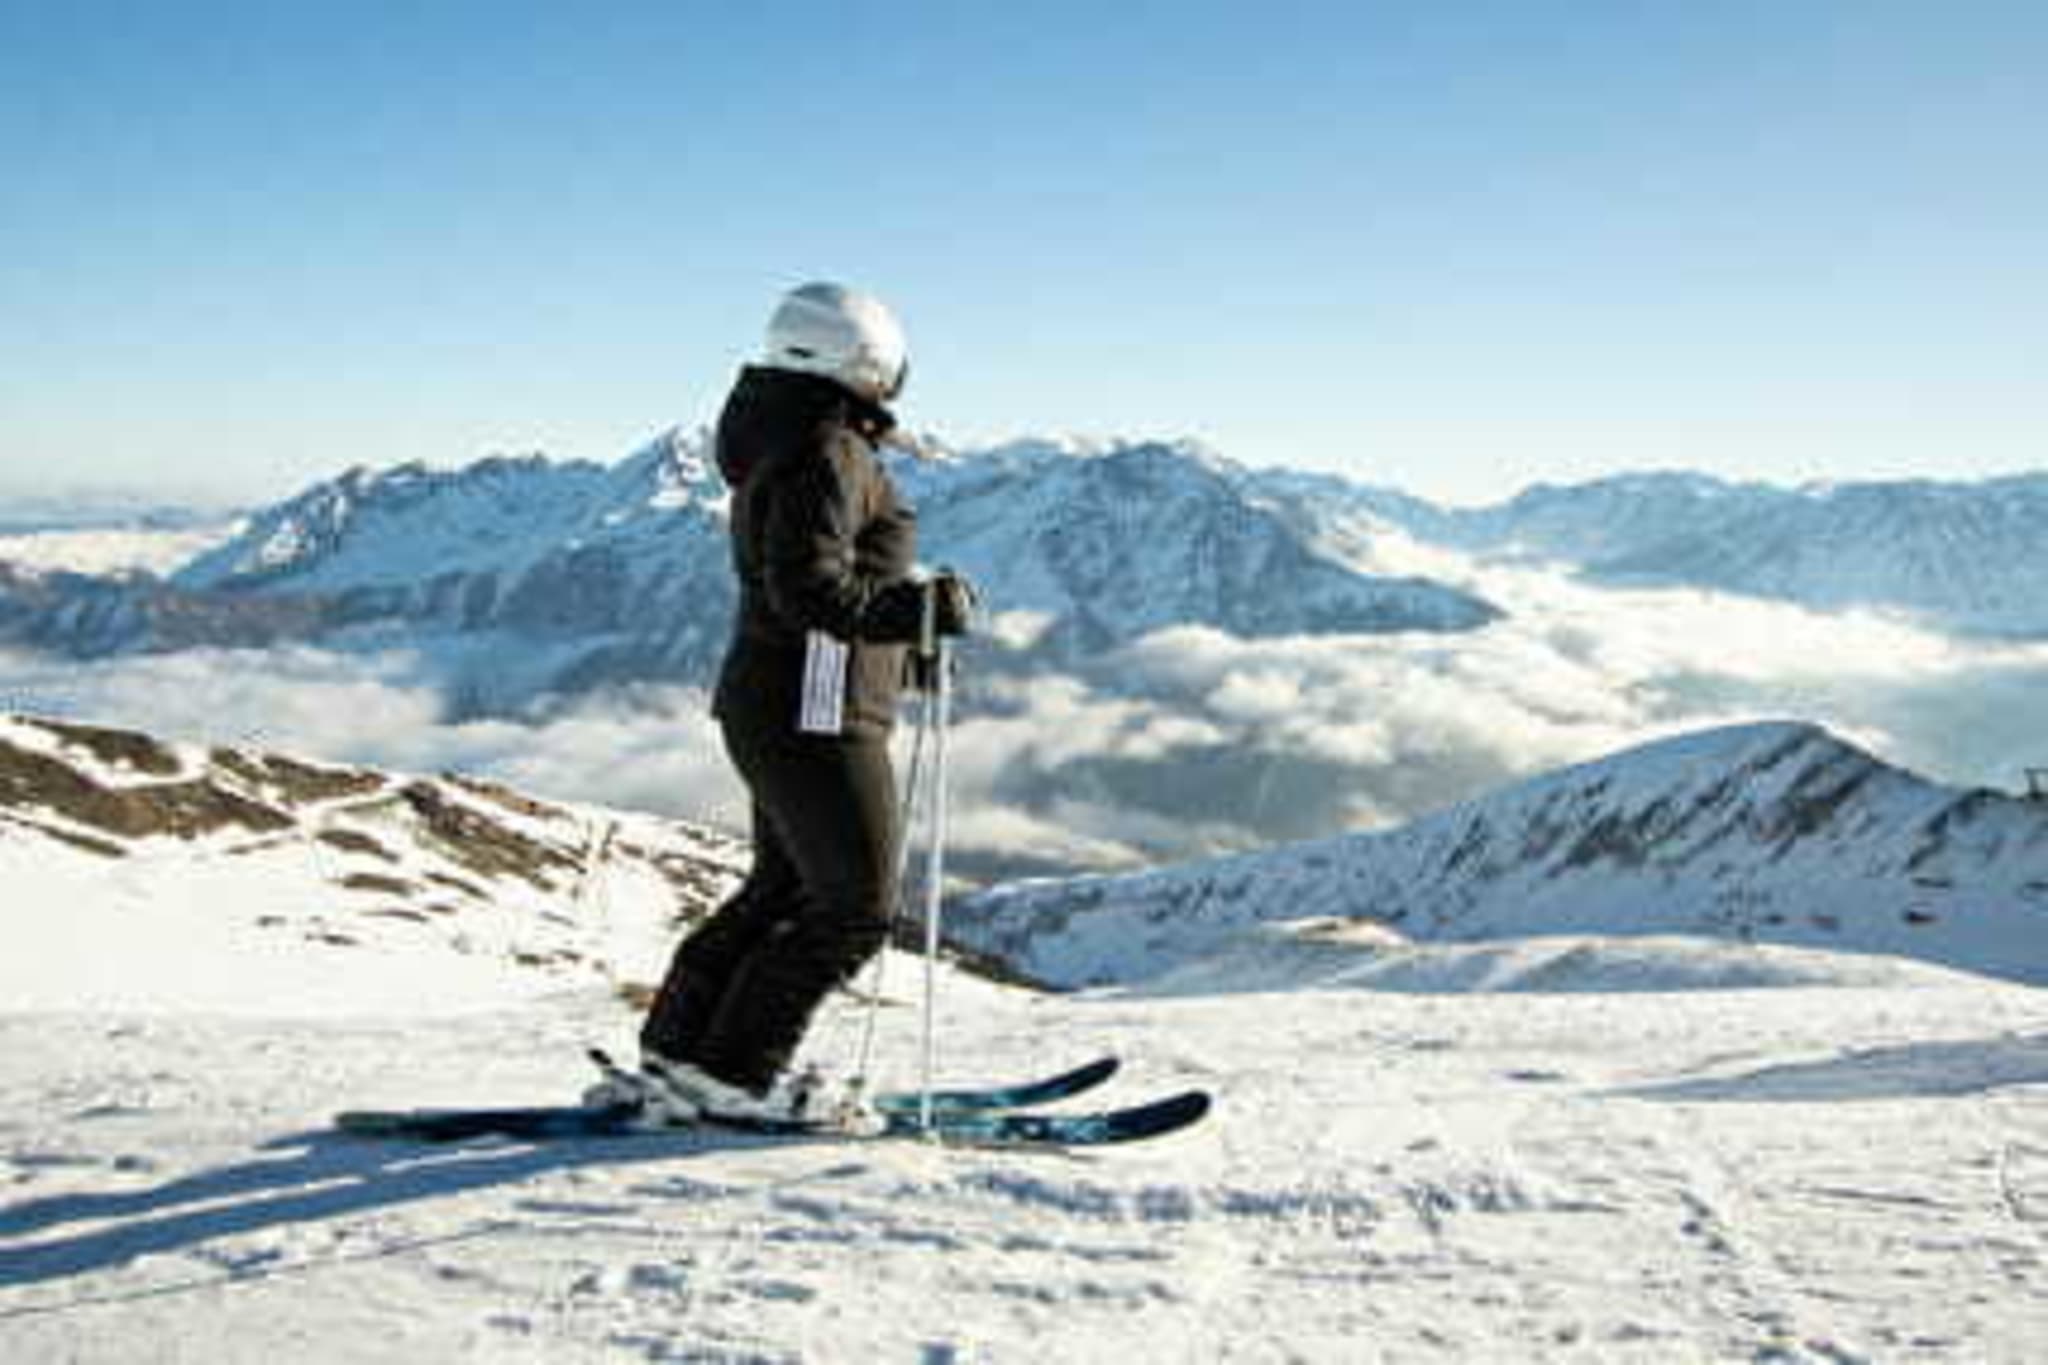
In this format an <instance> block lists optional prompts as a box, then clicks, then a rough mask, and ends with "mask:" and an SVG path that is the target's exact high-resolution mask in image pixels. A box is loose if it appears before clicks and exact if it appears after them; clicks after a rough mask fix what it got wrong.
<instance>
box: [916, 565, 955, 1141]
mask: <svg viewBox="0 0 2048 1365" xmlns="http://www.w3.org/2000/svg"><path fill="white" fill-rule="evenodd" d="M923 635H924V638H923V640H922V641H921V645H922V647H923V648H924V650H925V657H926V658H927V659H929V660H930V661H931V662H932V666H933V667H934V668H935V669H937V672H938V676H937V677H936V678H934V679H933V680H932V710H933V717H932V778H931V792H930V795H929V797H928V799H929V800H930V802H931V808H932V814H931V829H930V835H931V846H930V848H929V849H928V850H927V856H926V862H925V885H924V894H925V906H924V1066H923V1088H922V1092H921V1094H920V1097H919V1101H918V1125H919V1127H921V1128H922V1129H923V1130H924V1132H926V1133H927V1134H929V1133H930V1132H931V1131H932V1073H933V1069H934V1059H935V1057H936V1054H937V1036H938V973H939V899H940V896H941V895H942V893H943V892H944V889H945V886H944V877H945V865H946V727H947V724H948V722H949V720H950V719H951V702H952V659H951V655H950V650H949V648H948V644H949V642H948V641H946V640H944V639H942V638H940V636H939V633H938V590H937V588H936V587H935V586H932V585H927V586H926V588H925V594H924V622H923Z"/></svg>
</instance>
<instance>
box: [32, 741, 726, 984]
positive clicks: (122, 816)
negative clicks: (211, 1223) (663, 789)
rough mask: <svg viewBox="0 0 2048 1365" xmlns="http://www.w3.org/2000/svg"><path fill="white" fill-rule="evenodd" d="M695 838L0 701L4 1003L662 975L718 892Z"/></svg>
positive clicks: (607, 815) (721, 865)
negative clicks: (31, 711) (675, 943)
mask: <svg viewBox="0 0 2048 1365" xmlns="http://www.w3.org/2000/svg"><path fill="white" fill-rule="evenodd" d="M742 863H743V850H742V849H740V848H739V847H737V846H735V845H734V844H733V843H732V842H731V841H729V840H727V839H725V838H723V837H721V836H718V835H716V834H713V833H711V832H709V831H705V830H701V829H696V828H694V827H691V826H687V825H681V824H677V823H673V822H668V821H660V820H655V819H652V818H649V817H643V816H637V815H631V814H627V813H622V812H617V811H608V810H602V809H597V808H587V807H586V808H571V807H563V806H557V805H551V804H547V803H544V802H538V801H534V800H531V799H529V798H526V797H523V796H520V795H518V794H516V793H513V792H511V791H509V790H506V789H505V788H503V787H499V786H495V785H492V784H489V783H484V782H479V781H476V780H473V779H465V778H461V777H456V776H443V777H408V776H403V775H395V774H390V773H384V772H379V771H375V770H370V769H362V768H344V767H335V766H331V765H325V764H311V763H306V762H303V761H300V760H297V759H292V758H288V757H285V756H282V755H278V754H270V753H261V752H255V751H250V750H243V749H225V748H223V749H211V750H209V749H202V748H197V747H194V746H190V745H170V744H163V743H159V742H157V741H155V740H153V739H151V738H149V737H147V736H143V735H138V734H133V733H129V732H125V731H119V730H110V729H105V728H100V727H93V726H80V725H74V724H69V723H65V722H59V721H53V720H47V719H34V718H27V717H0V888H4V894H5V901H6V915H7V918H8V919H9V920H11V921H13V922H12V923H11V924H10V925H9V927H8V939H9V951H8V952H7V953H6V954H5V955H0V1002H4V1004H5V1007H6V1008H8V1009H17V1010H18V1009H30V1008H40V1009H98V1008H113V1007H117V1006H118V1007H124V1008H158V1009H161V1008H176V1009H207V1010H216V1011H218V1010H232V1011H241V1012H249V1011H255V1012H261V1013H265V1014H278V1013H288V1014H296V1013H308V1012H312V1013H323V1012H332V1011H334V1010H337V1009H346V1010H354V1011H366V1010H375V1009H378V1008H385V1009H394V1010H412V1009H415V1008H419V1007H425V1006H474V1005H476V1004H478V1003H489V1002H498V1001H503V1000H506V999H509V998H517V997H519V996H522V995H532V994H537V993H542V992H547V991H555V990H561V989H564V988H566V987H569V986H573V985H576V984H579V983H587V982H593V981H618V980H622V979H632V980H637V981H642V982H644V981H646V980H647V979H649V977H650V976H653V975H658V972H659V970H660V965H661V964H660V960H659V958H660V954H662V953H663V952H665V951H666V947H667V945H668V943H669V941H670V940H672V938H673V937H674V935H675V932H676V929H677V926H678V925H679V924H681V923H682V922H684V921H685V920H687V919H688V918H689V917H691V916H694V915H696V914H700V913H702V912H703V911H704V910H706V909H707V908H709V906H710V905H712V904H713V903H715V901H716V900H717V899H718V897H719V896H720V895H722V894H723V893H724V892H725V891H726V890H727V889H728V888H729V886H730V885H731V884H732V882H733V880H734V879H735V874H736V869H737V868H738V867H739V866H741V865H742Z"/></svg>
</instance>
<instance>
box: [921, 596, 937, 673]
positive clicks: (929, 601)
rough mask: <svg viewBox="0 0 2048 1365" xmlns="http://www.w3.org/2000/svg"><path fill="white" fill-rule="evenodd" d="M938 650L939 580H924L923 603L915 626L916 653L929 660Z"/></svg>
mask: <svg viewBox="0 0 2048 1365" xmlns="http://www.w3.org/2000/svg"><path fill="white" fill-rule="evenodd" d="M938 649H939V580H938V579H936V578H927V579H925V580H924V603H923V609H922V611H921V613H920V615H919V618H918V624H917V652H918V653H919V654H921V655H923V656H924V657H925V658H927V659H929V658H931V657H932V655H934V654H936V653H938Z"/></svg>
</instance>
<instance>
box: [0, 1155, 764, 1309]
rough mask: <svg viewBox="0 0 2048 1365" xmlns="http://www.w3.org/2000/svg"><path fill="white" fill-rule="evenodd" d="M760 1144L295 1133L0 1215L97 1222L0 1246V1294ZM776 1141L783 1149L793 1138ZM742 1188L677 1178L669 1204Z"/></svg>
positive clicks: (2, 1223)
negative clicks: (466, 1197)
mask: <svg viewBox="0 0 2048 1365" xmlns="http://www.w3.org/2000/svg"><path fill="white" fill-rule="evenodd" d="M761 1141H763V1140H761V1139H750V1138H748V1137H746V1136H745V1135H734V1136H732V1137H731V1138H725V1137H721V1138H720V1139H718V1141H717V1143H716V1144H715V1145H714V1144H711V1143H709V1142H707V1139H706V1138H705V1137H704V1136H703V1135H702V1134H689V1135H678V1136H677V1137H675V1138H673V1139H671V1138H667V1137H662V1136H650V1135H646V1134H641V1135H636V1136H632V1137H623V1138H596V1139H587V1140H580V1141H576V1142H560V1143H552V1144H550V1143H537V1144H520V1145H514V1144H509V1143H506V1142H502V1141H492V1140H480V1141H473V1142H454V1143H448V1144H446V1145H442V1146H422V1145H419V1144H416V1143H400V1144H393V1143H389V1142H380V1141H376V1140H372V1139H362V1138H353V1137H349V1136H346V1135H344V1134H339V1133H334V1132H331V1131H320V1132H311V1133H302V1134H296V1135H293V1136H290V1137H284V1138H278V1139H274V1140H272V1141H270V1142H268V1143H265V1144H264V1145H263V1147H262V1149H261V1150H263V1151H271V1152H276V1151H289V1152H292V1153H294V1154H293V1155H290V1156H282V1157H265V1158H258V1159H254V1160H250V1161H244V1162H240V1163H238V1164H236V1165H232V1166H224V1167H218V1168H215V1169H211V1170H205V1171H198V1172H195V1173H193V1174H191V1175H188V1176H182V1177H180V1178H178V1179H176V1180H172V1181H169V1182H167V1183H165V1184H161V1185H158V1186H155V1187H154V1188H151V1189H137V1190H119V1191H87V1192H78V1193H69V1194H57V1195H50V1196H47V1197H44V1198H41V1199H30V1200H27V1201H25V1202H23V1203H20V1204H15V1205H10V1206H4V1207H0V1238H12V1237H20V1236H23V1235H26V1234H30V1233H35V1232H41V1231H45V1230H47V1229H50V1228H56V1227H62V1226H65V1225H68V1224H75V1223H87V1222H90V1223H93V1224H94V1225H95V1226H93V1227H92V1228H91V1229H90V1230H87V1231H82V1232H79V1233H77V1234H75V1235H73V1236H68V1237H59V1238H56V1239H52V1240H44V1241H39V1242H36V1243H35V1244H33V1245H30V1246H4V1245H0V1286H8V1285H22V1284H37V1283H41V1282H43V1281H47V1280H57V1279H64V1278H66V1277H68V1276H73V1275H82V1274H86V1273H88V1272H91V1271H95V1270H103V1269H107V1268H109V1267H113V1266H118V1265H123V1264H125V1263H127V1262H130V1261H133V1260H135V1259H137V1258H138V1257H142V1256H150V1255H159V1254H162V1253H165V1252H175V1251H180V1250H183V1249H186V1248H189V1247H195V1246H198V1245H200V1244H202V1243H207V1242H211V1241H214V1240H215V1239H217V1238H223V1237H233V1236H237V1235H241V1234H245V1233H254V1232H262V1231H264V1230H266V1229H269V1228H276V1227H281V1226H285V1225H287V1224H293V1223H305V1222H318V1221H322V1220H326V1219H331V1218H339V1217H344V1216H347V1215H350V1214H359V1213H365V1212H368V1211H371V1210H374V1209H383V1208H390V1207H392V1206H394V1205H399V1204H407V1203H413V1202H416V1201H419V1200H424V1199H433V1198H438V1197H440V1196H443V1195H451V1194H459V1193H462V1192H464V1191H468V1190H475V1189H481V1188H484V1187H486V1186H491V1185H506V1184H513V1183H516V1182H519V1181H523V1180H527V1179H530V1178H531V1177H533V1176H537V1175H541V1174H544V1173H547V1172H550V1171H562V1170H571V1169H574V1168H576V1167H579V1166H594V1165H603V1166H607V1167H612V1168H617V1167H619V1166H622V1165H628V1164H641V1163H651V1162H658V1161H674V1160H676V1159H677V1158H678V1157H687V1156H690V1155H693V1154H697V1153H705V1152H709V1151H712V1150H716V1149H719V1148H726V1149H729V1148H730V1147H733V1146H741V1145H750V1144H753V1143H758V1142H761ZM778 1141H779V1142H780V1144H781V1145H784V1146H787V1145H788V1143H789V1142H790V1141H791V1139H788V1138H783V1139H779V1140H778ZM744 1192H746V1191H744V1190H741V1189H733V1190H727V1189H726V1188H725V1187H723V1186H710V1185H702V1184H699V1183H698V1182H694V1181H683V1182H680V1183H679V1184H677V1185H676V1187H675V1189H673V1190H671V1191H669V1192H668V1197H671V1198H675V1197H681V1198H706V1197H720V1196H721V1195H723V1196H727V1197H729V1196H731V1195H734V1194H739V1193H744ZM24 1311H40V1310H35V1309H27V1310H23V1309H16V1310H11V1311H10V1310H8V1309H4V1308H0V1320H4V1319H6V1318H8V1317H12V1316H15V1315H17V1314H18V1313H20V1312H24Z"/></svg>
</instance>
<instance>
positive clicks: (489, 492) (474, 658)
mask: <svg viewBox="0 0 2048 1365" xmlns="http://www.w3.org/2000/svg"><path fill="white" fill-rule="evenodd" d="M705 441H706V438H705V437H703V436H702V435H699V436H695V437H688V436H685V435H683V434H682V433H680V432H671V433H668V434H667V435H664V436H663V437H661V438H660V439H658V440H656V441H654V442H653V443H651V444H650V445H649V446H647V447H646V448H645V449H643V450H641V451H639V452H637V453H635V454H634V455H632V456H631V457H629V458H628V459H626V460H625V461H623V462H621V463H620V464H618V465H616V466H611V467H605V466H600V465H595V464H590V463H584V462H570V463H557V462H552V461H548V460H545V459H543V458H540V457H531V458H526V459H492V460H486V461H483V462H480V463H478V464H474V465H471V466H469V467H467V468H464V469H461V470H457V471H453V472H435V471H430V470H428V469H425V468H423V467H420V466H403V467H400V468H396V469H391V470H387V471H383V472H372V471H370V470H367V469H355V470H351V471H349V472H348V473H346V474H344V475H342V476H341V477H340V478H338V479H335V480H332V481H329V482H325V483H321V484H318V485H316V486H314V487H313V488H310V489H308V490H306V491H305V492H303V493H301V494H299V495H298V496H296V497H294V498H291V499H289V500H287V501H285V502H283V503H279V504H277V505H275V506H273V507H270V508H267V509H263V510H261V511H258V512H256V513H254V514H253V515H251V516H250V517H249V518H248V519H247V522H246V524H245V526H244V527H243V529H242V530H241V532H240V533H239V534H237V535H235V536H233V537H232V538H230V539H228V540H227V541H226V542H225V543H223V544H219V545H217V546H215V547H213V548H210V549H208V550H207V551H206V552H204V553H201V554H199V555H198V556H197V557H196V558H193V559H192V560H191V561H190V562H188V563H186V564H184V565H183V566H181V567H180V568H179V569H177V571H176V572H174V573H172V574H171V575H170V576H169V578H168V581H167V582H166V581H158V580H156V579H154V578H151V577H148V576H142V577H139V578H138V577H134V576H130V577H126V578H123V579H120V580H117V581H109V580H104V579H100V578H96V577H92V576H89V575H77V574H63V573H49V572H38V573H30V572H26V571H23V570H19V569H17V570H13V571H10V572H9V573H8V576H7V577H6V578H4V579H0V630H4V631H5V633H6V634H7V636H9V637H11V638H13V639H15V640H18V641H25V642H28V643H31V644H34V645H36V646H39V647H43V648H48V649H54V650H60V651H63V652H68V653H72V654H75V655H83V656H96V655H105V654H109V653H115V652H123V651H134V650H156V649H177V648H182V647H186V646H188V645H191V644H195V643H206V644H266V643H272V642H275V641H277V640H281V639H294V638H296V639H314V640H320V641H324V642H328V643H332V644H342V645H368V646H373V647H388V646H391V645H393V644H403V645H405V646H407V647H411V648H416V649H422V650H424V651H426V652H427V653H429V654H432V655H438V656H439V657H441V658H442V659H443V660H444V661H445V664H446V668H447V671H448V673H449V675H450V676H449V684H450V685H449V690H450V692H451V694H454V695H456V696H459V697H460V698H462V702H463V708H464V709H484V710H490V709H507V708H511V707H516V706H517V705H518V704H520V703H521V702H524V701H527V700H530V699H531V698H532V697H534V696H536V695H539V694H543V693H549V692H557V693H560V692H577V691H582V690H586V689H588V688H591V687H593V686H598V685H601V684H605V683H611V682H630V681H644V680H663V681H680V682H689V683H700V684H701V683H703V682H705V681H707V680H708V679H709V677H710V676H711V674H712V671H713V669H714V667H715V665H716V661H717V658H718V656H719V654H720V653H721V651H722V649H723V646H724V642H725V638H726V634H727V631H728V627H729V621H730V616H731V611H732V605H733V594H732V586H731V582H730V572H729V569H728V568H727V563H726V561H727V554H728V551H727V548H726V544H725V536H724V522H723V511H724V500H725V495H726V490H725V489H724V487H723V484H722V482H721V481H720V480H719V478H718V476H717V475H716V473H715V472H713V471H712V469H711V467H710V465H709V462H708V459H707V457H706V444H705ZM901 473H902V476H903V478H904V481H905V482H906V484H907V485H909V488H910V490H911V494H912V496H913V498H914V499H915V500H916V501H917V502H918V503H919V504H920V508H921V512H922V519H923V524H924V525H925V527H926V528H927V530H926V536H925V544H924V551H925V558H926V559H927V561H928V562H935V563H937V562H943V563H948V564H952V565H955V566H957V567H959V568H962V569H965V570H966V571H968V572H970V573H971V574H973V575H974V576H975V577H976V579H977V580H978V582H980V584H981V585H982V586H983V588H984V589H985V592H986V596H987V598H988V600H989V602H990V604H991V605H992V606H993V607H994V608H995V609H996V610H998V611H1005V612H1022V613H1027V614H1028V615H1029V617H1030V628H1029V631H1028V635H1029V640H1030V649H1031V652H1033V653H1034V656H1035V657H1042V658H1049V659H1056V660H1070V659H1072V658H1074V657H1076V656H1080V655H1086V654H1089V653H1093V652H1098V651H1100V650H1102V649H1105V648H1108V647H1110V646H1113V645H1115V644H1119V643H1126V642H1128V641H1130V640H1132V639H1135V638H1136V637H1138V636H1140V635H1142V634H1144V633H1146V632H1148V631H1150V630H1154V629H1157V628H1159V627H1162V626H1166V625H1174V624H1201V625H1209V626H1213V627H1216V628H1219V629H1222V630H1225V631H1229V632H1231V633H1235V634H1241V635H1247V636H1262V635H1285V634H1305V633H1329V632H1385V631H1399V630H1427V631H1456V630H1467V629H1473V628H1476V627H1478V626H1481V625H1484V624H1485V623H1486V622H1487V621H1489V620H1491V619H1494V617H1495V616H1497V614H1498V613H1497V611H1496V610H1495V609H1494V608H1492V607H1490V606H1489V605H1488V604H1486V603H1485V602H1483V601H1480V600H1479V599H1477V598H1475V597H1473V596H1471V595H1470V594H1469V593H1465V592H1462V591H1460V590H1458V589H1456V588H1454V587H1450V586H1447V585H1444V584H1439V583H1431V582H1427V581H1420V580H1414V579H1407V578H1387V577H1381V576H1374V575H1371V574H1367V573H1364V572H1361V571H1360V570H1359V569H1357V568H1356V567H1354V566H1351V565H1347V564H1345V563H1343V562H1341V561H1339V560H1336V559H1333V558H1331V557H1329V556H1327V555H1325V554H1323V553H1320V552H1319V551H1318V550H1317V549H1316V548H1315V547H1314V546H1313V545H1312V544H1311V543H1310V541H1309V539H1308V537H1306V536H1305V535H1304V534H1302V532H1301V531H1300V530H1299V529H1298V528H1296V527H1295V526H1293V525H1292V524H1291V523H1289V522H1288V521H1287V520H1286V519H1285V518H1283V517H1281V516H1279V515H1277V514H1276V513H1275V512H1273V511H1271V510H1269V509H1267V508H1266V507H1264V506H1262V505H1261V504H1260V503H1259V501H1258V500H1257V499H1255V498H1254V497H1252V496H1250V495H1248V493H1247V491H1246V490H1245V489H1244V488H1242V487H1241V486H1240V485H1239V484H1238V483H1237V482H1236V481H1235V480H1233V479H1232V478H1230V477H1228V476H1227V475H1226V473H1225V472H1224V471H1223V470H1222V469H1220V468H1219V467H1217V465H1216V463H1215V462H1213V461H1211V460H1209V459H1208V458H1206V457H1204V456H1203V455H1202V454H1201V453H1200V452H1198V451H1196V450H1194V449H1193V448H1191V447H1183V446H1166V445H1135V446H1114V447H1110V448H1108V449H1105V450H1101V451H1099V452H1094V453H1091V454H1081V453H1077V452H1074V451H1071V450H1068V449H1065V448H1061V447H1057V446H1050V445H1042V444H1040V445H1030V444H1027V445H1019V446H1012V447H1005V448H1003V449H1000V450H996V451H991V452H986V453H983V454H981V455H977V456H972V457H953V458H948V459H944V460H942V461H938V462H935V463H932V464H924V465H921V464H912V463H906V465H905V466H904V467H903V469H902V470H901Z"/></svg>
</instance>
